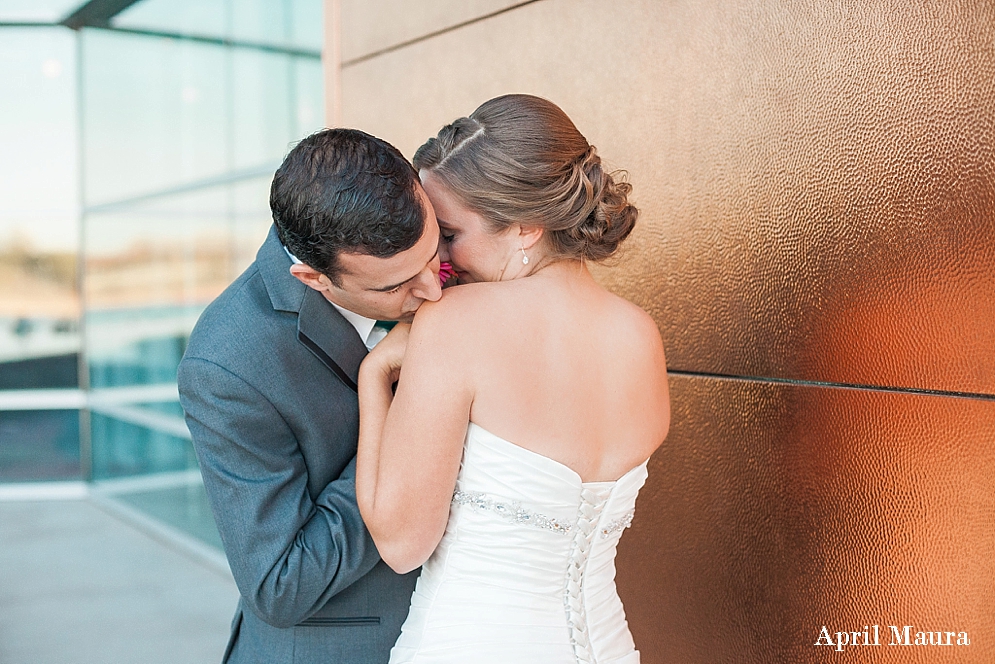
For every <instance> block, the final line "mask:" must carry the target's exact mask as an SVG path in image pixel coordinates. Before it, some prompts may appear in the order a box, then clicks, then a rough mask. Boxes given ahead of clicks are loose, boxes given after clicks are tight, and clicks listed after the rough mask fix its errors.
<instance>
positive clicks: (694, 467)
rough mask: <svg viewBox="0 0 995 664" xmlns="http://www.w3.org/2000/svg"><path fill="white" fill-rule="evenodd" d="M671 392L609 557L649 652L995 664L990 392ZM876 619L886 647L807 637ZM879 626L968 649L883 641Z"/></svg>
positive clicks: (695, 382) (750, 388)
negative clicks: (963, 641) (929, 634)
mask: <svg viewBox="0 0 995 664" xmlns="http://www.w3.org/2000/svg"><path fill="white" fill-rule="evenodd" d="M671 389H672V393H671V394H672V399H673V404H674V426H673V428H672V430H671V433H670V435H669V436H668V438H667V441H666V443H664V446H663V447H662V448H661V449H660V450H658V451H657V453H656V454H655V455H654V457H653V459H652V460H651V463H650V468H649V470H650V476H649V480H648V481H647V484H646V487H645V488H644V489H643V492H642V493H641V494H640V496H639V502H638V504H637V506H636V517H635V519H634V521H633V525H632V528H631V530H630V531H628V532H627V533H626V534H625V536H624V537H623V538H622V542H621V545H620V547H619V557H618V560H617V568H618V586H619V592H620V594H621V596H622V599H623V602H624V603H625V608H626V615H627V616H628V619H629V624H630V627H631V629H632V631H633V636H634V638H635V640H636V644H637V646H638V647H639V648H640V649H641V651H642V654H643V661H644V662H647V664H653V663H655V662H661V663H662V662H702V663H706V662H751V663H755V664H775V663H781V662H791V663H793V664H795V663H808V662H813V663H814V662H839V661H844V660H845V661H851V662H861V663H862V664H872V663H873V664H878V663H885V662H887V663H895V664H918V663H923V664H925V663H926V662H937V661H950V662H961V663H966V662H971V663H977V664H982V663H983V662H990V661H995V492H993V491H992V477H993V476H995V455H993V454H992V442H993V440H995V401H990V400H980V399H964V398H953V397H942V396H930V395H920V394H907V393H900V392H885V391H881V390H861V389H845V388H827V387H815V386H804V385H790V384H783V383H763V382H758V381H747V380H735V379H715V378H707V377H699V376H686V375H674V376H672V377H671ZM874 624H877V625H879V633H880V634H881V639H880V640H881V643H882V645H881V646H880V647H873V646H869V647H854V648H845V649H844V652H842V653H841V652H837V651H836V650H835V649H834V648H830V647H821V646H820V647H816V646H815V645H814V644H815V643H816V641H817V640H818V638H819V635H820V630H821V628H822V626H823V625H825V626H827V627H828V628H829V629H830V631H831V633H833V634H835V632H837V631H844V632H845V631H851V632H852V631H854V630H857V631H860V632H863V630H864V626H865V625H867V626H871V625H874ZM889 625H897V626H898V628H899V630H902V629H903V628H904V626H905V625H912V626H913V628H912V630H910V632H912V633H913V639H914V638H915V636H914V632H916V631H929V630H932V631H937V630H942V631H947V630H950V631H954V632H960V631H967V632H968V636H969V638H970V640H971V645H970V647H933V648H929V647H914V646H910V647H897V646H896V647H890V646H888V645H887V644H888V643H889V642H890V641H891V632H890V628H889ZM833 638H834V639H835V636H834V637H833ZM861 638H862V637H861ZM938 651H939V652H938Z"/></svg>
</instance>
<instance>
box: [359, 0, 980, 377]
mask: <svg viewBox="0 0 995 664" xmlns="http://www.w3.org/2000/svg"><path fill="white" fill-rule="evenodd" d="M345 30H348V28H345ZM993 41H995V10H993V9H992V8H991V6H989V5H985V4H984V3H968V2H965V3H946V4H944V6H943V8H942V9H940V8H936V9H933V10H930V11H926V10H922V11H907V10H906V9H905V8H904V5H902V4H901V3H897V2H893V3H888V2H875V3H834V4H831V5H826V4H825V3H805V2H766V3H765V2H753V3H750V2H740V3H735V4H729V3H721V2H690V1H688V2H674V3H669V2H668V3H657V2H645V1H644V2H639V1H635V0H629V1H619V2H612V3H603V2H597V1H596V0H587V1H579V0H544V1H543V2H538V3H534V4H530V5H526V6H523V7H520V8H518V9H515V10H513V11H510V12H506V13H504V14H500V15H498V16H495V17H493V18H491V19H488V20H486V21H482V22H479V23H475V24H472V25H469V26H466V27H463V28H461V29H459V30H455V31H451V32H448V33H444V34H441V35H439V36H437V37H434V38H432V39H429V40H426V41H422V42H419V43H416V44H413V45H410V46H408V47H405V48H403V49H400V50H398V51H394V52H391V53H387V54H384V55H382V56H380V57H377V58H374V59H372V60H368V61H364V62H360V63H357V64H355V65H353V66H347V67H345V68H344V69H343V72H342V82H343V83H342V84H343V123H344V124H345V125H350V126H359V127H362V128H364V129H366V130H369V131H372V132H373V133H377V134H379V135H381V136H383V137H384V138H386V139H388V140H390V141H392V142H394V143H395V144H397V145H398V146H399V147H401V149H402V150H403V151H404V152H405V154H407V155H409V156H410V155H412V154H413V152H414V150H415V149H416V148H417V147H418V145H420V144H421V143H422V142H423V141H424V140H425V139H426V138H428V137H429V136H431V135H434V133H435V131H436V130H437V129H438V128H439V127H440V126H441V125H442V124H444V123H446V122H449V121H451V120H452V119H454V118H455V117H458V116H460V115H465V114H468V113H469V112H470V111H472V110H473V108H475V107H476V106H477V105H478V104H479V103H480V102H482V101H484V100H486V99H488V98H490V97H493V96H495V95H498V94H502V93H506V92H530V93H534V94H540V95H543V96H546V97H548V98H550V99H552V100H554V101H555V102H557V103H558V104H560V105H561V106H562V107H563V108H564V110H566V111H567V113H568V114H570V115H571V117H572V118H573V119H574V120H575V122H576V123H577V125H578V127H579V128H580V129H581V131H582V132H584V133H585V134H586V135H587V136H588V138H589V139H590V140H591V142H592V143H594V144H595V145H597V146H598V147H599V148H600V149H601V151H602V153H603V155H604V156H605V157H606V158H607V159H608V161H609V162H610V164H612V165H615V166H617V167H621V168H625V169H627V170H628V171H629V173H630V175H631V179H632V181H633V183H634V185H635V194H634V196H635V199H636V201H637V203H638V204H639V205H640V207H641V208H642V210H643V216H642V219H641V222H640V225H639V227H638V229H637V231H636V232H635V234H634V239H633V241H632V243H631V247H630V249H629V251H628V255H627V260H626V261H625V262H624V263H623V264H622V266H621V268H620V269H618V270H614V271H611V272H602V273H601V278H602V279H603V280H604V281H605V283H607V284H608V285H610V286H611V287H612V288H614V289H615V290H616V291H617V292H619V293H621V294H623V295H625V296H626V297H628V298H629V299H631V300H633V301H635V302H637V303H639V304H640V305H642V306H643V307H645V308H646V309H647V310H649V311H650V312H651V313H652V314H653V315H654V316H655V318H656V319H657V321H658V322H659V324H660V327H661V331H662V333H663V335H664V340H665V342H666V345H667V348H668V351H669V355H670V366H671V368H673V369H680V370H685V371H699V372H709V373H718V374H728V375H747V376H764V375H767V376H778V377H784V378H798V379H806V380H817V381H828V382H840V383H850V384H867V385H886V386H894V387H910V388H919V389H935V390H947V391H956V392H968V393H995V326H993V325H991V324H989V323H988V321H990V320H992V319H995V297H992V295H995V223H993V221H992V220H993V218H995V104H993V103H992V102H991V100H992V99H995V49H992V48H991V47H990V45H991V43H993Z"/></svg>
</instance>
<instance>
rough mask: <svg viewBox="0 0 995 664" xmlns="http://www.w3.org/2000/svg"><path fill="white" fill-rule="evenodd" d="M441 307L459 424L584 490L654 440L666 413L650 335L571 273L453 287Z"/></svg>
mask: <svg viewBox="0 0 995 664" xmlns="http://www.w3.org/2000/svg"><path fill="white" fill-rule="evenodd" d="M444 300H445V304H443V305H441V308H442V309H445V310H446V311H445V312H440V313H441V314H443V315H445V316H446V317H447V318H448V319H449V321H451V325H452V333H451V335H448V336H447V337H446V338H444V339H440V340H439V343H440V344H444V345H451V346H455V345H458V346H460V349H459V351H458V352H459V353H460V355H461V356H462V357H464V358H465V364H464V367H465V372H466V375H467V380H468V382H469V385H470V388H471V389H472V391H473V400H472V405H471V407H470V417H469V419H470V421H472V422H475V423H476V424H478V425H480V426H482V427H483V428H485V429H487V430H488V431H490V432H492V433H494V434H496V435H498V436H500V437H502V438H505V439H506V440H509V441H511V442H514V443H515V444H517V445H520V446H521V447H524V448H526V449H529V450H531V451H533V452H537V453H539V454H542V455H544V456H547V457H550V458H552V459H554V460H556V461H559V462H560V463H562V464H564V465H566V466H569V467H570V468H572V469H573V470H574V471H576V472H577V474H579V475H580V476H581V478H582V479H583V480H584V481H607V480H614V479H617V478H618V477H620V476H621V475H623V474H624V473H625V472H626V471H628V470H629V469H631V468H633V467H634V466H636V465H638V464H640V463H641V462H643V461H644V460H646V458H647V457H649V456H650V454H652V453H653V451H654V450H656V448H657V447H658V446H659V445H660V443H661V442H662V441H663V439H664V437H665V436H666V432H667V427H668V424H669V419H670V412H669V399H668V390H667V379H666V365H665V362H664V355H663V346H662V343H661V341H660V334H659V331H658V330H657V327H656V325H655V324H654V322H653V320H652V319H651V318H650V317H649V316H648V315H647V314H646V313H645V312H644V311H642V310H641V309H639V308H638V307H636V306H635V305H633V304H631V303H629V302H627V301H625V300H623V299H622V298H619V297H617V296H615V295H613V294H611V293H609V292H608V291H607V290H605V289H604V288H602V287H601V286H599V285H598V284H597V283H596V282H595V281H594V279H593V278H592V277H591V275H590V273H589V272H588V270H587V269H586V268H585V267H584V266H583V265H582V264H581V263H580V262H578V261H560V262H559V263H555V264H553V265H551V266H549V267H547V268H545V269H543V270H541V271H539V272H537V273H535V274H533V275H532V276H530V277H529V278H528V279H517V280H514V281H507V282H498V283H486V284H470V285H467V286H463V287H459V288H456V289H452V290H451V291H450V292H449V293H447V294H446V297H445V298H444Z"/></svg>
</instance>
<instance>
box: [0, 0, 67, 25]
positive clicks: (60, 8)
mask: <svg viewBox="0 0 995 664" xmlns="http://www.w3.org/2000/svg"><path fill="white" fill-rule="evenodd" d="M85 4H86V2H85V0H2V2H0V21H3V22H12V23H13V22H18V21H31V22H36V21H37V22H40V23H47V22H51V23H57V22H58V21H60V20H62V19H63V18H65V17H66V16H68V15H69V14H71V13H73V12H74V11H76V8H77V7H80V6H82V5H85Z"/></svg>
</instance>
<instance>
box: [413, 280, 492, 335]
mask: <svg viewBox="0 0 995 664" xmlns="http://www.w3.org/2000/svg"><path fill="white" fill-rule="evenodd" d="M500 286H501V284H500V283H474V284H461V285H459V286H452V287H450V288H447V289H446V290H444V291H443V293H442V298H441V299H439V300H438V301H436V302H424V303H423V304H422V305H421V307H420V308H419V309H418V312H417V313H416V314H415V319H414V323H413V324H412V333H414V332H416V331H418V330H425V331H429V332H431V333H444V334H447V335H455V334H459V333H462V332H470V331H471V330H473V329H474V328H477V327H479V326H480V325H481V324H482V323H483V324H486V320H488V319H493V318H494V317H495V316H500V315H501V309H502V308H503V307H502V306H501V303H502V302H506V301H508V294H507V293H506V292H505V291H506V290H507V289H504V288H501V287H500Z"/></svg>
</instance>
